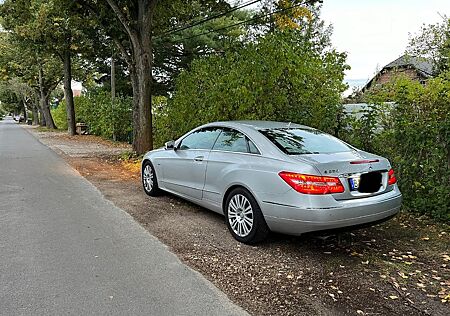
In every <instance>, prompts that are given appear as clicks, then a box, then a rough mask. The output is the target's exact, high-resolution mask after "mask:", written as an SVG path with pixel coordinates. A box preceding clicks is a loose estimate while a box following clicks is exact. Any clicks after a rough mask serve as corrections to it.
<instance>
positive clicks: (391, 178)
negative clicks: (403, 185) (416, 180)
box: [388, 169, 397, 185]
mask: <svg viewBox="0 0 450 316" xmlns="http://www.w3.org/2000/svg"><path fill="white" fill-rule="evenodd" d="M388 176H389V178H388V184H389V185H392V184H396V183H397V178H396V177H395V174H394V169H391V170H389V172H388Z"/></svg>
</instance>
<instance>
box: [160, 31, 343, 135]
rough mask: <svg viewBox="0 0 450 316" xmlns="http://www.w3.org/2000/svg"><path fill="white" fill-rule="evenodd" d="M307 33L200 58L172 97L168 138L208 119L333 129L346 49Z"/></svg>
mask: <svg viewBox="0 0 450 316" xmlns="http://www.w3.org/2000/svg"><path fill="white" fill-rule="evenodd" d="M307 33H308V32H304V33H303V32H302V31H300V30H286V31H279V32H274V33H271V34H268V35H266V36H265V37H264V38H261V39H260V40H259V41H258V42H252V43H249V44H247V45H246V46H245V47H243V48H241V49H237V50H235V51H229V52H226V53H225V54H224V55H212V56H209V57H204V58H200V59H198V60H195V61H194V62H193V63H192V65H191V67H190V70H188V71H184V72H182V73H181V74H180V76H179V77H178V79H177V84H176V91H175V95H174V97H173V99H171V100H169V104H168V107H167V117H168V118H169V119H168V120H167V121H168V122H167V124H169V126H170V127H169V128H168V130H169V131H170V132H168V133H167V139H169V138H175V137H177V136H180V135H181V134H183V133H184V132H186V131H188V130H189V129H191V128H193V127H194V126H197V125H199V124H202V123H205V122H210V121H218V120H235V119H262V120H280V121H292V122H297V123H303V124H307V125H310V126H314V127H317V128H319V129H322V130H324V131H328V132H332V133H333V132H334V130H335V127H336V125H337V121H336V117H337V113H338V111H339V110H340V108H339V106H338V105H339V103H340V94H341V93H342V92H343V91H344V90H345V85H344V84H342V79H343V74H344V70H345V69H346V68H347V66H346V65H345V54H340V53H338V52H336V51H334V50H331V49H327V50H325V48H318V47H317V46H314V45H313V44H312V39H311V38H309V37H308V35H307ZM161 129H163V126H160V130H158V132H160V131H161Z"/></svg>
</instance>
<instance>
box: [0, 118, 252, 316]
mask: <svg viewBox="0 0 450 316" xmlns="http://www.w3.org/2000/svg"><path fill="white" fill-rule="evenodd" d="M143 194H144V193H143ZM68 314H70V315H242V314H245V313H244V312H243V311H242V310H241V309H240V308H239V307H237V306H235V305H233V304H232V303H231V302H230V301H229V300H228V299H227V298H226V297H225V296H224V294H222V293H221V292H220V291H219V290H218V289H217V288H215V287H214V286H213V285H212V284H211V283H209V282H208V281H206V280H205V279H204V278H203V277H202V276H201V275H200V274H199V273H197V272H195V271H193V270H191V269H189V268H188V267H186V266H185V265H184V264H182V263H181V262H180V261H179V260H178V259H177V258H176V257H175V256H174V255H173V254H172V253H170V252H169V251H168V249H167V248H166V247H165V246H164V245H163V244H162V243H160V242H159V241H158V240H156V238H154V237H153V236H152V235H150V234H149V233H148V232H147V231H146V230H145V229H143V228H142V227H141V226H139V225H138V224H137V223H136V222H135V221H134V220H133V219H132V218H131V217H130V216H129V215H128V214H126V213H125V212H124V211H122V210H120V209H118V208H116V207H115V206H114V205H112V204H111V203H110V202H108V201H107V200H105V199H104V198H103V197H102V196H101V194H100V193H99V192H98V191H97V189H96V188H95V187H93V186H92V185H91V184H90V183H89V182H88V181H86V180H85V179H84V178H82V177H81V176H80V175H79V174H78V173H77V172H76V171H75V170H74V169H72V168H71V167H70V166H69V165H67V164H66V163H65V162H64V160H62V159H61V158H60V157H59V156H57V155H56V154H55V153H54V152H53V151H51V150H50V149H48V148H47V147H46V146H44V145H42V144H41V143H40V142H39V141H37V140H36V139H35V138H34V137H33V136H32V135H31V134H29V133H28V132H27V131H26V130H24V129H23V128H21V127H20V126H18V125H17V124H16V123H15V122H14V121H13V120H12V119H11V118H7V119H5V120H3V121H0V315H68Z"/></svg>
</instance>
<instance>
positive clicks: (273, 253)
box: [34, 132, 450, 315]
mask: <svg viewBox="0 0 450 316" xmlns="http://www.w3.org/2000/svg"><path fill="white" fill-rule="evenodd" d="M34 133H35V132H34ZM37 136H38V137H39V138H40V139H41V141H42V142H44V143H46V144H48V145H49V146H50V147H52V148H55V149H56V150H58V148H61V145H66V146H69V147H70V146H72V145H73V142H76V143H77V144H78V146H79V147H80V148H79V150H78V151H79V152H83V153H86V154H85V155H84V156H82V157H83V158H80V156H78V154H77V152H75V153H73V152H72V151H68V152H62V151H61V150H60V149H59V150H58V151H59V152H60V153H61V154H62V155H63V156H64V158H65V159H66V160H67V161H68V162H69V163H70V164H71V165H72V166H74V167H75V168H76V169H77V170H78V171H79V172H80V173H81V174H82V175H83V176H85V177H86V178H87V179H88V180H89V181H90V182H92V183H93V184H94V185H95V186H96V187H97V188H98V189H99V190H100V191H101V192H102V193H103V194H104V196H105V197H106V198H108V199H110V200H111V201H112V202H113V203H114V204H116V205H117V206H118V207H120V208H122V209H124V210H126V211H127V212H128V213H129V214H131V215H132V216H133V217H134V218H135V219H136V220H137V221H138V222H139V223H141V225H142V226H144V227H145V228H146V229H147V230H149V231H150V232H151V233H152V234H153V235H154V236H156V237H158V238H159V239H160V240H161V241H162V242H164V243H165V244H167V245H168V246H169V247H171V249H172V251H173V252H174V253H175V254H177V256H178V257H179V258H181V260H183V261H184V262H186V263H187V264H188V265H190V266H191V267H193V268H194V269H196V270H198V271H199V272H201V273H202V274H203V275H204V276H205V277H206V278H208V279H209V280H211V281H212V282H213V283H214V284H216V285H217V286H218V287H219V288H220V289H221V290H222V291H224V292H225V293H226V294H227V295H228V296H229V297H230V298H231V299H232V300H233V301H234V302H236V303H237V304H239V305H240V306H242V307H243V308H245V309H246V310H247V311H249V312H250V313H251V314H254V315H274V314H277V315H405V314H408V315H450V304H449V301H450V257H449V245H450V231H449V227H448V226H447V225H442V224H437V223H434V222H433V221H431V220H428V219H426V218H419V219H417V218H413V217H411V216H410V215H408V214H406V213H402V214H401V215H399V216H398V217H396V218H394V219H393V220H391V221H389V222H387V223H385V224H382V225H378V226H375V227H372V228H368V229H363V230H358V231H354V232H352V233H343V234H340V235H338V236H328V237H324V236H320V235H314V234H308V235H303V236H301V237H290V236H285V235H278V234H272V235H271V237H270V238H269V240H267V242H265V243H263V244H261V245H258V246H257V247H252V246H247V245H243V244H240V243H238V242H236V241H235V240H234V239H233V238H232V237H231V235H230V234H229V232H228V231H227V228H226V226H225V223H224V219H223V217H222V216H219V215H217V214H215V213H213V212H210V211H208V210H206V209H203V208H200V207H197V206H195V205H193V204H191V203H188V202H185V201H183V200H181V199H179V198H176V197H174V196H171V195H165V196H162V197H158V198H150V197H148V196H146V195H145V193H144V192H143V190H142V188H141V184H140V177H139V168H136V166H138V164H133V163H130V162H123V161H120V160H119V159H117V154H120V153H121V152H124V151H126V150H128V148H125V147H123V148H121V147H120V146H119V150H118V152H116V151H114V152H112V153H108V150H107V149H105V148H104V150H102V151H100V150H98V151H97V152H94V153H93V152H90V151H89V149H90V148H94V147H92V146H94V144H95V143H97V141H98V139H97V138H95V137H89V138H86V137H85V136H79V137H74V138H70V137H69V138H67V137H66V136H62V135H60V134H58V133H49V132H40V133H39V134H37ZM92 143H94V144H92ZM55 144H59V147H58V145H55ZM101 145H102V146H105V147H106V148H110V149H111V148H114V150H116V149H117V147H115V144H103V143H101ZM62 148H64V147H62ZM95 148H97V147H95ZM111 150H112V149H111Z"/></svg>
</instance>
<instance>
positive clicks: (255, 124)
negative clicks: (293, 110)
mask: <svg viewBox="0 0 450 316" xmlns="http://www.w3.org/2000/svg"><path fill="white" fill-rule="evenodd" d="M207 125H209V126H214V125H222V126H228V127H250V128H253V129H256V130H262V129H275V128H302V129H313V128H311V127H308V126H305V125H300V124H296V123H290V122H274V121H256V120H255V121H252V120H248V121H221V122H214V123H210V124H207Z"/></svg>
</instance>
